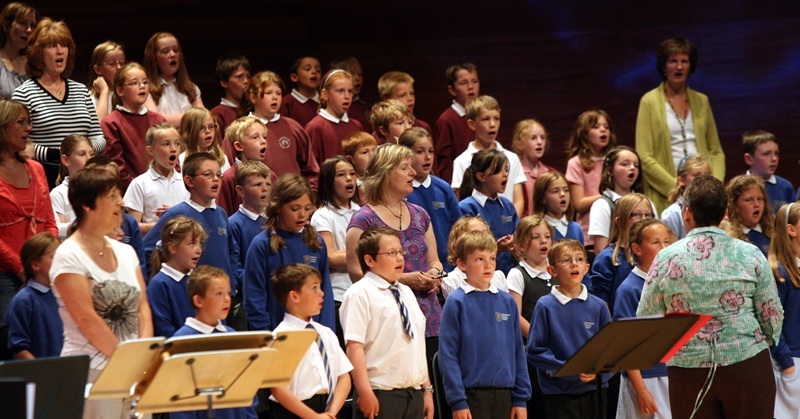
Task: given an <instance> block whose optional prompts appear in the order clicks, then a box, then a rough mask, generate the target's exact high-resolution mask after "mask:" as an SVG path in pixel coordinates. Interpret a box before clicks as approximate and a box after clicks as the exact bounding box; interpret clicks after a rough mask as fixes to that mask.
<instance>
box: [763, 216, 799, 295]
mask: <svg viewBox="0 0 800 419" xmlns="http://www.w3.org/2000/svg"><path fill="white" fill-rule="evenodd" d="M798 221H800V204H799V203H791V204H784V205H782V206H781V209H779V210H778V214H777V216H776V217H775V234H773V235H772V241H771V242H770V244H769V256H768V258H767V259H768V260H769V266H770V267H771V268H772V274H773V275H774V276H775V280H776V281H779V282H783V281H786V278H782V277H781V275H780V272H779V271H778V264H781V265H783V268H784V269H786V273H787V274H788V276H789V280H790V281H792V284H793V285H794V286H795V287H796V288H800V268H798V267H797V256H798V250H800V249H796V248H795V247H794V243H792V239H791V237H789V226H790V225H792V226H796V225H797V222H798ZM797 233H798V234H800V231H798V232H797Z"/></svg>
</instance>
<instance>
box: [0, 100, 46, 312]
mask: <svg viewBox="0 0 800 419" xmlns="http://www.w3.org/2000/svg"><path fill="white" fill-rule="evenodd" d="M30 132H31V120H30V117H29V116H28V111H27V110H26V109H25V107H24V106H22V104H20V103H19V102H17V101H14V100H10V99H0V321H5V318H6V310H7V309H8V303H9V302H10V301H11V298H12V297H14V294H16V292H17V287H18V286H19V285H20V284H21V283H22V282H21V281H22V280H23V279H24V276H25V274H24V273H23V270H22V261H21V260H20V256H19V251H20V250H21V249H22V245H23V244H24V243H25V240H27V239H28V238H29V237H30V236H32V235H34V234H36V233H41V232H43V231H48V232H50V233H53V235H54V236H58V228H56V224H55V218H54V216H53V206H52V204H51V203H50V189H49V188H48V187H47V180H46V179H45V177H44V170H43V169H42V165H41V164H39V163H37V162H35V161H32V160H28V159H26V158H24V157H23V156H22V152H23V151H24V150H25V146H26V145H27V143H28V134H29V133H30Z"/></svg>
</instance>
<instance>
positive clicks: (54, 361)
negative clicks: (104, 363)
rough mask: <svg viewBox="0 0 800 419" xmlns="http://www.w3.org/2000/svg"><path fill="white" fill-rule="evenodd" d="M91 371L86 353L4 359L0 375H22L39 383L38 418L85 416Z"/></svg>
mask: <svg viewBox="0 0 800 419" xmlns="http://www.w3.org/2000/svg"><path fill="white" fill-rule="evenodd" d="M88 374H89V357H88V356H86V355H80V356H66V357H61V358H39V359H32V360H27V361H9V362H2V363H0V377H9V378H11V377H13V378H21V379H22V380H24V381H25V382H28V383H35V384H36V396H35V405H34V417H35V418H37V419H47V418H62V417H64V418H79V417H81V415H82V414H83V397H84V388H85V387H86V377H87V376H88ZM0 405H2V403H0ZM3 414H4V415H8V414H9V412H7V411H4V412H3Z"/></svg>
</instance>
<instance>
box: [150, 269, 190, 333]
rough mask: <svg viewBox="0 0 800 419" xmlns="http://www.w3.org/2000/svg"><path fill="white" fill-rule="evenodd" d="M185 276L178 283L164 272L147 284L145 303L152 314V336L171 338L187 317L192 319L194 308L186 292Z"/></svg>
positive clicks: (156, 275)
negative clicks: (148, 304) (148, 305)
mask: <svg viewBox="0 0 800 419" xmlns="http://www.w3.org/2000/svg"><path fill="white" fill-rule="evenodd" d="M188 279H189V276H188V275H186V276H184V277H183V279H181V280H180V282H177V281H175V280H174V279H172V278H171V277H169V276H168V275H167V274H165V273H164V272H159V273H157V274H155V276H153V279H151V280H150V283H149V284H147V302H148V303H150V310H151V311H152V312H153V332H154V333H153V335H154V336H164V337H165V338H169V337H172V335H174V334H175V331H177V330H178V329H180V328H181V327H183V325H184V323H186V318H187V317H194V307H192V304H191V302H190V301H189V294H188V292H187V291H186V281H187V280H188Z"/></svg>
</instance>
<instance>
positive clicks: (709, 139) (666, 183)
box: [636, 83, 725, 213]
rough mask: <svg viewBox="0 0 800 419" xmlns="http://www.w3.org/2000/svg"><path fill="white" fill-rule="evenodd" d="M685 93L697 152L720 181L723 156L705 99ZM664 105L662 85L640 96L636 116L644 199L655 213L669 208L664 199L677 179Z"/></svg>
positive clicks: (702, 95)
mask: <svg viewBox="0 0 800 419" xmlns="http://www.w3.org/2000/svg"><path fill="white" fill-rule="evenodd" d="M686 90H687V94H688V95H689V106H690V108H691V110H692V122H693V123H694V134H695V137H696V141H697V152H698V153H699V154H702V155H704V156H705V157H706V158H707V159H708V161H709V163H710V164H711V174H712V175H713V176H714V177H716V178H718V179H719V180H722V181H724V180H725V152H724V151H722V146H721V145H720V143H719V135H718V134H717V124H716V122H714V114H713V113H712V112H711V105H710V104H709V103H708V96H706V95H704V94H702V93H700V92H696V91H694V90H692V89H690V88H688V87H687V88H686ZM666 102H667V100H666V97H665V96H664V83H661V84H660V85H659V86H658V87H656V88H655V89H653V90H651V91H649V92H647V93H645V95H644V96H642V100H641V101H640V102H639V113H638V115H637V116H636V151H637V152H638V153H639V158H640V159H641V160H642V161H641V164H642V173H644V176H645V178H644V180H645V184H644V190H645V195H647V197H648V198H650V199H651V200H652V201H653V203H654V204H655V205H656V209H657V210H658V212H659V213H660V212H661V211H663V210H664V208H666V207H667V206H668V205H669V202H668V201H667V196H668V195H669V191H670V190H672V188H673V187H675V177H676V176H677V174H676V171H675V170H676V168H675V164H674V163H673V160H672V142H671V140H670V134H669V128H668V127H667V109H666Z"/></svg>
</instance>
